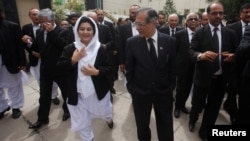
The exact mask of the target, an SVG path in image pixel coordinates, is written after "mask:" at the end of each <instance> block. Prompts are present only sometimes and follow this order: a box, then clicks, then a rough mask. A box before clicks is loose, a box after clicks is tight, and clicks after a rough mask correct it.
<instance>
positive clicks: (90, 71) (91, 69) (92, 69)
mask: <svg viewBox="0 0 250 141" xmlns="http://www.w3.org/2000/svg"><path fill="white" fill-rule="evenodd" d="M81 71H82V72H83V74H85V75H98V74H99V70H98V69H96V68H95V67H94V66H91V65H90V64H88V67H82V68H81Z"/></svg>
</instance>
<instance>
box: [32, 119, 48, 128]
mask: <svg viewBox="0 0 250 141" xmlns="http://www.w3.org/2000/svg"><path fill="white" fill-rule="evenodd" d="M48 123H49V121H48V120H46V121H37V122H35V123H34V124H31V125H30V126H29V129H38V128H40V127H41V126H42V125H45V124H48Z"/></svg>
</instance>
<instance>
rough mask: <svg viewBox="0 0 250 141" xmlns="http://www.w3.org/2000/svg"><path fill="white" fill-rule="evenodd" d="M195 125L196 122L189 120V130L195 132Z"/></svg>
mask: <svg viewBox="0 0 250 141" xmlns="http://www.w3.org/2000/svg"><path fill="white" fill-rule="evenodd" d="M194 127H195V122H193V121H189V125H188V128H189V131H190V132H193V131H194Z"/></svg>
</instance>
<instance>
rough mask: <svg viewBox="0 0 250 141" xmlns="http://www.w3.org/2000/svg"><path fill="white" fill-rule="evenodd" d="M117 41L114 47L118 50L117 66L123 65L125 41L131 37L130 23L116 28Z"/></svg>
mask: <svg viewBox="0 0 250 141" xmlns="http://www.w3.org/2000/svg"><path fill="white" fill-rule="evenodd" d="M118 34H119V35H118V39H117V42H116V45H117V47H116V48H118V57H119V64H125V58H126V49H125V47H126V41H127V39H128V38H129V37H131V36H133V33H132V26H131V22H128V23H126V24H124V25H122V26H120V27H119V28H118Z"/></svg>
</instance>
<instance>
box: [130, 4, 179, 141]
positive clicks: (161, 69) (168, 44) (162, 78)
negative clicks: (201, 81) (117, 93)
mask: <svg viewBox="0 0 250 141" xmlns="http://www.w3.org/2000/svg"><path fill="white" fill-rule="evenodd" d="M156 24H157V12H156V11H155V10H153V9H152V8H140V9H138V10H137V12H136V20H135V26H136V29H137V30H138V32H139V35H137V36H134V37H131V38H129V39H128V40H127V45H126V49H127V57H126V78H127V89H128V91H129V93H130V94H131V96H132V103H133V108H134V114H135V121H136V126H137V135H138V140H140V141H150V140H151V131H150V128H149V124H150V116H151V111H152V108H154V111H155V118H156V127H157V135H158V140H159V141H173V140H174V136H173V116H172V112H173V95H172V93H173V89H174V87H175V82H176V75H175V63H176V62H175V52H176V51H175V50H176V42H175V38H173V37H170V36H169V35H166V34H163V33H160V32H158V31H157V29H156Z"/></svg>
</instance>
